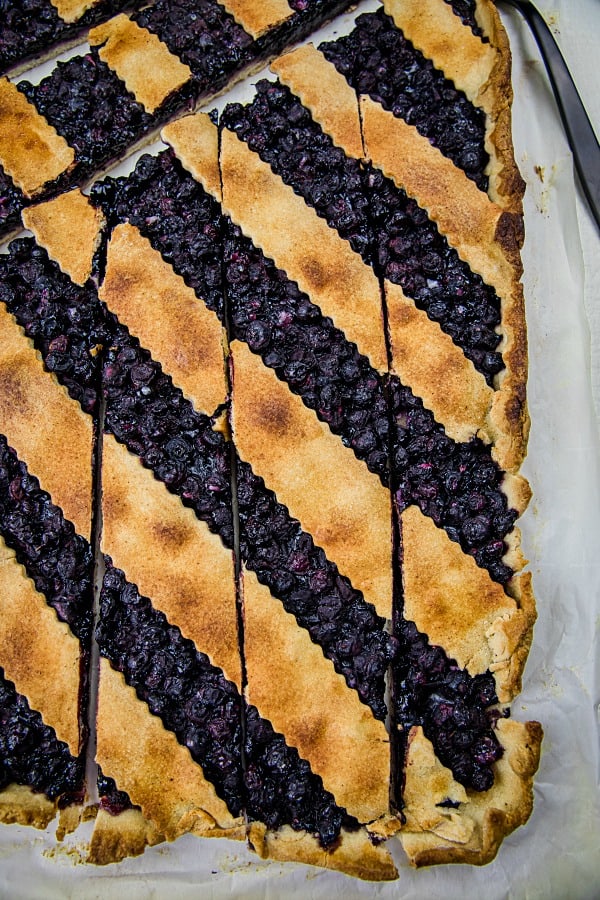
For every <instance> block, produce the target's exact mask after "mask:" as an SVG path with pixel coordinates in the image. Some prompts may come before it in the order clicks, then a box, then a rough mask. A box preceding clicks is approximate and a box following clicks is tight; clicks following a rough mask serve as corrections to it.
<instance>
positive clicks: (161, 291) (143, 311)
mask: <svg viewBox="0 0 600 900" xmlns="http://www.w3.org/2000/svg"><path fill="white" fill-rule="evenodd" d="M99 295H100V297H101V299H102V300H104V302H105V303H106V305H107V306H108V308H109V309H110V310H111V311H112V312H114V313H116V315H117V316H118V317H119V320H120V321H121V322H122V323H123V324H124V325H126V326H127V328H128V329H129V330H130V331H131V333H132V334H133V335H135V336H136V337H137V338H139V340H140V343H141V344H142V346H143V347H146V349H147V350H149V351H150V353H151V354H152V356H153V358H154V359H156V360H158V361H160V363H161V365H162V367H163V369H164V371H165V372H167V373H168V374H169V375H170V376H171V377H172V378H173V381H174V382H175V384H176V385H177V386H178V387H180V388H181V389H182V391H183V393H184V394H185V396H186V397H188V399H190V400H191V401H192V403H193V404H194V407H195V408H196V409H197V410H198V411H199V412H205V413H207V414H208V415H211V414H212V413H213V412H214V411H215V409H216V408H217V407H218V406H220V405H221V404H222V403H224V402H225V400H226V398H227V382H226V379H225V362H224V350H223V329H222V327H221V324H220V323H219V320H218V318H217V316H216V315H215V313H214V312H212V311H211V310H210V309H208V308H207V307H206V306H205V304H204V303H203V302H202V301H201V300H199V299H198V298H197V297H196V294H195V293H194V291H193V290H192V289H191V288H189V287H188V286H187V285H186V283H185V282H184V280H183V279H182V278H180V276H179V275H177V274H176V273H175V272H174V271H173V269H172V267H171V266H170V265H169V263H167V262H165V261H164V260H163V258H162V256H161V255H160V253H159V252H158V251H157V250H154V249H153V248H152V246H151V244H150V242H149V241H148V240H147V238H145V237H142V235H141V234H140V232H139V231H138V230H137V228H134V226H133V225H129V224H123V225H117V227H116V228H115V229H114V231H113V233H112V235H111V239H110V241H109V244H108V250H107V259H106V275H105V278H104V281H103V283H102V285H101V287H100V290H99Z"/></svg>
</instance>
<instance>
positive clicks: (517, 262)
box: [473, 0, 530, 472]
mask: <svg viewBox="0 0 600 900" xmlns="http://www.w3.org/2000/svg"><path fill="white" fill-rule="evenodd" d="M476 17H477V21H478V22H479V24H480V26H481V27H482V30H483V32H484V34H485V35H487V37H488V38H489V40H490V43H491V45H492V46H493V47H494V48H495V50H496V51H497V52H496V59H495V63H494V65H493V67H492V71H491V74H490V78H489V80H488V81H487V83H486V84H484V85H483V86H482V88H481V91H480V93H479V96H478V97H476V98H473V100H474V102H475V103H476V104H477V105H479V106H482V107H483V109H484V111H485V114H486V122H487V125H486V149H487V150H488V153H489V154H490V164H489V167H488V176H489V191H488V192H489V195H490V197H491V199H492V200H494V201H495V202H496V203H498V204H499V205H500V206H501V207H502V208H503V209H504V213H503V215H502V216H501V217H500V220H499V222H498V228H497V230H496V240H497V242H498V244H499V245H500V246H501V247H502V250H503V251H504V254H505V256H506V259H507V261H508V262H509V263H510V264H511V266H512V268H513V271H514V280H513V284H512V290H511V294H510V296H508V297H504V298H502V325H501V330H502V333H503V336H504V342H503V347H502V355H503V359H504V363H505V366H506V368H505V371H504V372H503V373H501V374H500V376H499V385H498V387H499V389H498V391H497V392H496V396H495V399H494V403H493V406H492V410H491V413H490V421H491V424H492V429H493V431H494V432H495V433H493V435H492V436H493V437H494V439H495V444H496V446H495V447H494V450H493V455H494V457H495V459H497V461H498V462H499V463H500V465H502V467H503V468H504V469H506V470H507V471H509V472H514V471H516V470H517V469H518V468H519V466H520V465H521V463H522V462H523V459H524V458H525V455H526V453H527V441H528V438H529V427H530V421H529V413H528V410H527V397H526V384H527V370H528V355H527V327H526V323H525V304H524V297H523V286H522V284H521V282H520V278H521V275H522V273H523V266H522V262H521V256H520V250H521V247H522V246H523V239H524V225H523V195H524V193H525V182H524V181H523V178H522V177H521V173H520V172H519V169H518V167H517V163H516V160H515V157H514V148H513V141H512V118H511V117H512V102H513V89H512V78H511V70H512V56H511V51H510V44H509V41H508V35H507V34H506V31H505V29H504V26H503V24H502V22H501V20H500V16H499V14H498V10H497V9H496V7H495V5H494V4H493V3H492V2H491V0H478V2H477V8H476Z"/></svg>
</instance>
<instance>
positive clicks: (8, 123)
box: [0, 78, 75, 197]
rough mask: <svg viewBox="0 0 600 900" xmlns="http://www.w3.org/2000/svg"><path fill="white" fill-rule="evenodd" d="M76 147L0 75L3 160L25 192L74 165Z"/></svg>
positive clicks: (31, 192)
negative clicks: (68, 142) (70, 144)
mask: <svg viewBox="0 0 600 900" xmlns="http://www.w3.org/2000/svg"><path fill="white" fill-rule="evenodd" d="M74 162H75V151H74V150H73V149H72V148H71V147H69V145H68V144H67V142H66V141H65V139H64V138H62V137H61V136H60V135H59V134H57V132H56V131H55V129H54V128H52V126H51V125H49V124H48V122H47V121H46V119H45V118H44V117H43V116H41V115H40V114H39V112H38V111H37V109H36V108H35V106H34V105H33V104H32V103H30V102H29V100H27V98H26V97H25V94H23V93H22V92H21V91H20V90H18V88H17V87H15V85H14V84H12V83H11V82H10V81H9V80H8V79H7V78H0V163H1V164H2V167H3V168H4V171H5V172H6V173H7V174H8V175H10V177H11V178H12V180H13V181H14V183H15V184H16V185H17V187H19V188H21V190H22V191H23V193H24V194H25V196H27V197H34V196H35V195H36V194H37V193H39V191H40V190H41V189H42V188H43V186H44V185H45V184H46V182H48V181H53V180H54V179H55V178H58V176H59V175H62V174H63V172H66V171H67V170H68V169H70V168H72V166H73V165H74Z"/></svg>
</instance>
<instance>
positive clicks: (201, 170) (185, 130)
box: [160, 114, 223, 203]
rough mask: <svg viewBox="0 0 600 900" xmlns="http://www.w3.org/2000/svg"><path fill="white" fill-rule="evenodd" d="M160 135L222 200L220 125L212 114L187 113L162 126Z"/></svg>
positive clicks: (195, 176)
mask: <svg viewBox="0 0 600 900" xmlns="http://www.w3.org/2000/svg"><path fill="white" fill-rule="evenodd" d="M160 136H161V138H162V139H163V141H164V142H165V143H166V144H169V146H170V147H172V148H173V150H174V151H175V155H176V156H177V158H178V159H179V161H180V162H181V164H182V165H183V167H184V168H185V169H187V171H188V172H189V173H190V175H192V177H193V178H195V179H196V181H199V182H200V184H201V185H202V186H203V187H204V190H205V191H206V192H207V193H208V194H211V195H212V196H213V197H214V198H215V199H216V200H218V201H219V203H220V202H221V201H222V199H223V193H222V190H221V171H220V168H219V129H218V128H217V126H216V125H215V124H214V122H213V121H212V120H211V119H210V118H209V116H207V115H203V114H200V115H195V116H184V117H183V118H182V119H178V120H177V122H171V124H170V125H167V126H166V127H165V128H163V130H162V131H161V133H160Z"/></svg>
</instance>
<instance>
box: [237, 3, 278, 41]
mask: <svg viewBox="0 0 600 900" xmlns="http://www.w3.org/2000/svg"><path fill="white" fill-rule="evenodd" d="M221 5H222V6H224V7H225V9H226V10H227V12H228V13H231V15H232V16H233V18H234V19H235V21H236V22H237V23H238V24H239V25H241V26H242V28H243V29H244V31H246V32H247V33H248V34H251V35H252V37H253V38H255V39H256V38H259V37H261V35H263V34H266V32H267V31H270V30H271V29H272V28H276V27H277V26H278V25H281V24H282V23H283V22H285V21H286V20H287V19H289V18H290V16H292V15H293V10H292V8H291V6H290V5H289V4H288V2H287V0H260V3H256V2H255V0H221Z"/></svg>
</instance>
